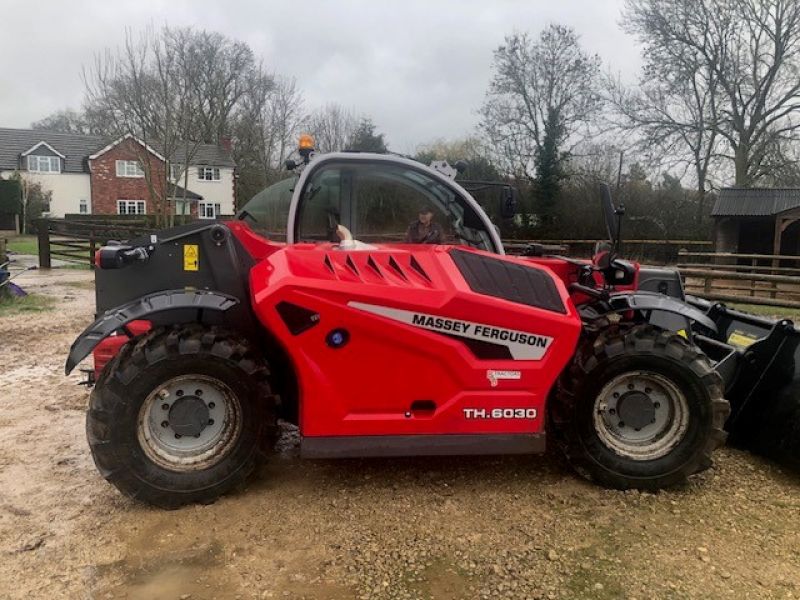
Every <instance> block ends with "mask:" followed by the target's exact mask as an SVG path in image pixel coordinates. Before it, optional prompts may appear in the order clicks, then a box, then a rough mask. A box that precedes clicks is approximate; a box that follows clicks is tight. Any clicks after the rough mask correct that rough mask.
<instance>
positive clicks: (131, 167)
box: [117, 160, 144, 177]
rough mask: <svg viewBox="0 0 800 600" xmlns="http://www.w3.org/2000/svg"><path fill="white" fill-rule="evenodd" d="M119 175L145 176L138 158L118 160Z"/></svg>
mask: <svg viewBox="0 0 800 600" xmlns="http://www.w3.org/2000/svg"><path fill="white" fill-rule="evenodd" d="M117 177H144V171H143V170H142V165H140V164H139V161H138V160H118V161H117Z"/></svg>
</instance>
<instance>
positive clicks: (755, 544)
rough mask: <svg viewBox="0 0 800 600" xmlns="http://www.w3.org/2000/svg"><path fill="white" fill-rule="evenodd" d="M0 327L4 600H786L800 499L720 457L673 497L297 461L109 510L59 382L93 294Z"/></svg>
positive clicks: (415, 468)
mask: <svg viewBox="0 0 800 600" xmlns="http://www.w3.org/2000/svg"><path fill="white" fill-rule="evenodd" d="M19 283H20V285H22V286H23V287H26V288H27V289H28V290H29V291H33V292H38V293H43V294H49V295H52V296H54V297H56V298H57V300H58V302H57V304H56V306H57V308H56V309H55V310H53V311H48V312H42V313H37V314H32V315H31V314H26V315H25V316H24V317H21V316H19V315H17V316H6V317H0V357H2V358H1V359H0V360H2V367H3V372H4V377H3V379H2V380H1V381H0V409H2V410H0V557H2V558H0V597H2V598H56V597H57V598H142V599H145V598H146V599H158V598H164V599H180V598H182V599H186V598H192V599H201V598H243V599H244V598H314V599H323V598H325V599H328V598H332V599H345V598H630V599H633V598H639V599H644V598H795V597H799V596H800V525H798V521H799V520H800V519H798V517H800V481H799V480H798V478H797V477H796V476H789V475H787V474H784V473H782V472H781V470H780V469H778V468H777V467H775V466H773V465H771V464H769V463H766V462H764V461H762V460H760V459H758V458H755V457H753V456H750V455H748V454H746V453H743V452H739V451H737V450H733V449H729V448H726V449H723V450H722V451H720V452H718V453H717V455H716V458H717V464H716V467H715V468H714V469H713V470H711V471H709V472H708V473H706V474H704V475H702V476H700V477H698V478H696V479H695V480H694V481H692V483H691V484H690V485H688V486H686V487H685V488H681V489H677V490H672V491H669V492H665V493H659V494H643V493H638V492H627V493H621V492H614V491H609V490H604V489H601V488H598V487H595V486H593V485H591V484H589V483H586V482H584V481H582V480H581V479H578V478H577V477H575V476H574V475H573V474H572V473H571V472H570V470H569V469H568V468H567V467H566V466H565V465H564V464H563V463H562V461H561V460H560V459H559V458H558V457H557V456H544V457H533V458H530V457H507V458H494V457H492V458H448V459H428V458H420V459H403V460H397V459H393V460H388V459H387V460H352V461H332V462H311V461H300V460H299V459H298V458H297V453H296V447H295V444H294V438H296V435H293V432H292V431H289V430H288V429H287V432H286V436H285V439H284V440H283V442H282V447H283V448H284V451H283V452H282V453H281V454H280V455H279V456H276V457H275V458H274V459H273V460H272V461H271V463H270V464H268V465H267V466H266V467H265V468H264V469H263V470H262V472H261V473H259V476H258V477H257V478H256V479H255V480H254V481H253V482H252V483H251V484H250V486H249V487H248V489H246V490H243V491H241V492H239V493H237V494H235V495H232V496H228V497H226V498H223V499H221V500H220V501H218V502H216V503H215V504H213V505H208V506H193V507H187V508H184V509H182V510H179V511H172V512H165V511H160V510H156V509H152V508H149V507H147V506H144V505H141V504H138V503H135V502H132V501H130V500H128V499H126V498H123V497H122V496H121V495H120V494H118V493H117V492H116V490H115V489H114V488H112V487H111V486H110V485H108V484H107V483H106V482H105V481H103V479H102V478H101V477H100V476H99V475H98V474H97V472H96V471H95V469H94V466H93V464H92V460H91V457H90V455H89V451H88V447H87V445H86V441H85V438H84V431H83V427H84V410H85V407H86V403H87V398H88V393H87V391H86V389H85V388H83V387H80V386H77V385H76V383H77V382H78V381H79V379H80V376H79V375H72V376H70V377H68V378H67V377H64V375H63V363H64V359H65V357H66V354H67V349H68V347H69V344H70V343H71V342H72V340H73V339H74V337H75V336H76V335H77V334H78V333H79V331H80V330H81V329H82V328H83V327H84V326H85V325H86V324H88V323H89V321H90V320H91V315H92V291H91V274H90V273H88V272H83V271H74V270H72V271H69V270H54V271H52V272H49V273H48V272H44V271H31V272H29V273H26V274H25V275H23V276H21V277H20V278H19Z"/></svg>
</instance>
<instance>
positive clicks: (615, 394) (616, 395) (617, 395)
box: [611, 392, 619, 398]
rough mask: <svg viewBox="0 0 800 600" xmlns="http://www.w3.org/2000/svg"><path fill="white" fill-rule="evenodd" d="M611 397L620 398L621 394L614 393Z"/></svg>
mask: <svg viewBox="0 0 800 600" xmlns="http://www.w3.org/2000/svg"><path fill="white" fill-rule="evenodd" d="M611 395H612V396H614V398H619V392H614V393H613V394H611Z"/></svg>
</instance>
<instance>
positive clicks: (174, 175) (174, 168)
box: [169, 163, 186, 181]
mask: <svg viewBox="0 0 800 600" xmlns="http://www.w3.org/2000/svg"><path fill="white" fill-rule="evenodd" d="M185 175H186V174H185V173H184V172H183V165H179V164H176V163H171V164H170V165H169V176H170V179H172V181H178V179H183V178H184V177H185Z"/></svg>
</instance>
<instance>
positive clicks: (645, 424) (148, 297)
mask: <svg viewBox="0 0 800 600" xmlns="http://www.w3.org/2000/svg"><path fill="white" fill-rule="evenodd" d="M302 155H303V158H304V160H303V161H302V163H301V164H299V165H291V166H292V167H293V168H294V170H295V171H296V174H295V177H293V178H291V179H289V180H286V181H283V182H279V183H278V184H276V185H275V186H273V187H272V188H268V190H266V192H265V193H262V194H259V195H258V196H257V197H256V198H254V200H253V201H251V202H250V203H248V205H247V206H245V208H244V210H243V211H242V212H241V213H240V215H239V217H238V218H237V219H236V220H233V221H229V222H199V223H193V224H190V225H185V226H181V227H175V228H172V229H168V230H164V231H158V232H155V233H153V234H152V235H149V236H145V237H143V238H140V239H134V240H129V241H127V242H125V243H114V244H109V245H107V246H105V247H103V248H101V249H100V250H99V251H98V252H97V255H96V266H97V269H96V290H97V291H96V295H97V320H96V321H95V322H94V323H93V324H92V325H90V326H89V327H88V328H87V329H86V330H85V331H84V332H83V333H82V334H81V335H80V336H79V337H78V339H77V340H76V341H75V343H74V344H73V346H72V349H71V351H70V354H69V357H68V359H67V364H66V372H67V373H69V372H71V371H72V370H73V369H74V367H75V366H76V365H77V364H78V363H79V362H81V361H82V360H83V359H84V358H86V357H87V356H88V355H89V354H90V353H93V355H94V361H95V365H94V370H93V371H92V372H90V378H91V380H92V381H91V383H93V384H94V388H93V390H92V393H91V400H90V407H89V411H88V415H87V425H86V429H87V436H88V440H89V445H90V447H91V451H92V455H93V457H94V461H95V464H96V465H97V467H98V469H99V471H100V472H101V474H102V475H103V476H104V477H105V478H106V479H107V480H108V481H110V482H111V483H113V484H114V485H115V486H116V487H117V488H119V489H120V490H121V491H122V492H124V493H125V494H128V495H129V496H131V497H134V498H139V499H141V500H144V501H146V502H150V503H152V504H155V505H158V506H162V507H166V508H172V507H177V506H180V505H183V504H186V503H191V502H208V501H212V500H213V499H215V498H216V497H218V496H219V495H221V494H223V493H225V492H226V491H228V490H230V489H232V488H233V487H235V486H236V485H237V484H240V483H242V482H243V481H244V480H245V479H246V477H247V476H248V475H250V474H251V473H252V472H253V471H254V469H255V468H256V466H257V465H258V464H259V463H261V462H262V461H263V460H264V459H265V457H266V456H267V455H268V454H269V453H270V452H271V450H272V448H273V445H274V441H275V436H276V432H277V420H278V419H283V420H285V421H288V422H291V423H294V424H296V425H297V426H298V427H299V431H300V436H301V441H300V450H301V455H302V456H303V457H309V458H335V457H359V456H384V457H393V456H407V455H446V454H502V453H538V452H542V451H543V450H544V448H545V437H546V436H548V437H549V438H550V439H551V440H553V441H555V442H556V443H557V444H558V445H559V446H560V447H561V448H563V450H564V452H565V453H566V456H567V458H568V459H569V461H570V462H571V463H572V464H573V465H574V466H575V468H576V469H577V470H578V471H579V472H580V473H581V474H583V475H585V476H587V477H589V478H591V479H593V480H595V481H597V482H599V483H601V484H603V485H607V486H611V487H614V488H620V489H626V488H639V489H650V490H653V489H660V488H663V487H667V486H671V485H674V484H677V483H681V482H683V481H685V480H686V479H687V477H689V476H691V475H693V474H694V473H697V472H699V471H702V470H704V469H707V468H708V467H709V466H710V465H711V462H712V461H711V455H712V452H713V450H714V449H715V448H716V447H718V446H719V445H720V444H722V443H723V441H724V439H725V432H724V431H723V426H724V424H725V421H726V419H727V417H728V415H729V413H730V406H729V403H728V401H727V400H726V399H724V396H725V392H726V389H727V390H730V391H733V392H735V393H737V394H741V393H743V392H741V390H739V391H737V388H736V386H737V385H741V386H744V387H743V388H742V389H745V387H746V388H747V391H748V392H749V393H750V394H751V395H752V393H754V391H758V385H760V383H759V382H760V381H761V380H759V381H752V380H751V379H752V378H751V379H748V377H749V375H747V374H746V373H745V375H746V376H745V377H744V378H742V376H741V375H742V372H743V371H746V369H744V368H742V367H741V365H742V364H750V363H749V362H748V361H749V360H751V359H749V358H747V356H748V355H747V353H746V351H745V350H741V349H736V348H735V347H733V346H731V345H730V344H728V343H727V340H726V338H724V337H721V336H723V335H727V333H728V330H727V329H725V325H724V324H723V326H722V327H721V326H720V324H719V321H720V318H719V315H720V314H728V315H729V313H726V312H725V309H723V308H721V307H719V306H705V305H702V304H700V303H699V302H695V304H694V305H692V304H689V303H687V302H685V301H684V300H683V292H682V287H681V282H680V278H679V277H678V276H677V274H676V273H674V272H672V271H668V270H664V269H645V268H642V267H640V266H639V265H638V264H635V263H630V262H627V261H623V260H620V259H619V258H618V257H617V256H616V253H615V248H617V247H618V237H619V235H618V233H619V230H618V224H619V218H620V215H619V214H618V213H619V212H620V211H618V210H616V209H615V208H614V207H613V205H612V204H611V200H610V196H608V195H606V198H605V200H604V206H605V208H606V211H607V214H608V224H609V233H610V238H611V240H612V243H613V246H612V250H611V251H603V252H598V253H597V255H596V256H595V259H594V260H593V261H578V260H573V259H569V258H564V257H560V256H544V255H541V254H542V252H541V248H537V247H531V248H530V249H529V251H528V252H527V254H528V255H529V256H521V257H511V256H506V255H505V253H504V249H503V246H502V244H501V241H500V238H499V235H498V231H497V229H496V227H495V226H494V225H493V223H492V222H491V220H490V218H489V217H488V216H487V214H486V212H485V211H484V210H483V209H482V208H481V207H480V205H479V204H478V203H477V202H476V200H475V199H474V198H473V196H472V195H470V193H469V192H468V191H467V189H465V186H462V185H460V184H459V183H458V182H457V181H455V179H454V175H455V170H453V169H451V168H450V167H449V166H448V165H446V164H437V165H434V166H433V167H427V166H424V165H422V164H420V163H418V162H415V161H413V160H409V159H406V158H403V157H399V156H393V155H379V154H366V153H332V154H325V155H315V154H314V153H313V151H312V150H311V149H310V148H308V144H306V148H305V149H304V152H302ZM501 189H502V191H503V194H501V195H502V206H501V208H500V213H501V214H502V215H504V216H508V214H509V213H510V212H511V210H512V209H513V200H514V197H513V193H510V192H509V190H508V189H507V188H501ZM423 207H424V208H423ZM287 210H288V217H287V215H286V212H285V211H287ZM420 212H425V213H426V214H432V215H433V217H432V221H433V222H435V223H436V226H437V227H438V228H439V229H440V230H441V234H442V236H443V238H444V239H442V240H440V243H437V244H412V243H404V242H403V241H402V240H403V239H404V236H403V234H404V232H405V231H406V229H407V228H409V229H410V226H409V223H412V225H413V226H415V227H416V226H417V218H418V217H417V214H418V213H420ZM426 218H427V217H426ZM276 219H285V220H284V221H283V223H284V224H285V225H284V227H281V229H283V231H282V232H280V233H281V235H285V242H277V241H273V239H271V238H274V237H275V236H267V235H264V234H263V233H260V232H263V230H265V229H267V230H268V229H275V228H276V227H277V224H278V221H276ZM419 219H421V220H422V216H420V217H419ZM430 222H431V220H428V224H427V225H425V224H424V223H423V225H419V226H420V227H431V225H430ZM398 234H399V235H398ZM398 238H399V239H398ZM715 318H716V320H717V322H715ZM726 318H727V317H726ZM773 329H774V330H775V331H777V330H780V331H782V332H784V338H785V339H786V340H790V341H791V343H793V344H794V348H796V346H797V339H796V338H797V336H796V334H795V333H794V328H793V327H791V325H790V324H787V323H783V322H782V323H781V324H780V325H775V328H773ZM790 329H791V331H790ZM720 332H722V333H720ZM776 335H777V334H776V333H775V332H774V331H773V330H771V332H770V333H768V335H766V337H765V338H764V340H762V341H757V342H755V344H753V346H756V347H757V346H758V345H759V344H762V343H764V344H773V345H774V344H775V343H778V342H777V341H776V339H777V338H776ZM753 346H751V348H752V347H753ZM784 346H785V344H784ZM782 348H783V350H781V351H780V352H783V353H784V354H785V353H786V352H787V351H788V350H787V349H788V346H786V347H783V346H782ZM780 352H778V351H776V352H773V357H774V356H775V355H777V354H780ZM792 352H793V351H792ZM781 356H783V355H782V354H781ZM792 356H793V354H792ZM784 358H785V357H784ZM751 362H752V361H751ZM715 365H716V368H715ZM784 366H785V365H784ZM770 368H771V367H770ZM791 370H792V373H793V366H792V368H791ZM756 379H758V378H757V377H756ZM761 379H763V377H762V378H761ZM744 380H747V381H744ZM747 386H749V387H747Z"/></svg>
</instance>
